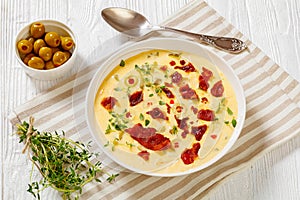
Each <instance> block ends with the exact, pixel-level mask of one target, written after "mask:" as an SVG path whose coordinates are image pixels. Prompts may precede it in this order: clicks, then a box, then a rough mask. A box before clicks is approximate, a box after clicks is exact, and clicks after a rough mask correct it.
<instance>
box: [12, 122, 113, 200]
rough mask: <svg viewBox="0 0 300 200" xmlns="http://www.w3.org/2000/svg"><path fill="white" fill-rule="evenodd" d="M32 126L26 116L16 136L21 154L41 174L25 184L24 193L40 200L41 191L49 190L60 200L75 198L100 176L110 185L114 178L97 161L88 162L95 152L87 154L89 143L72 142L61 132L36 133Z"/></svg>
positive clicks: (95, 155) (93, 157)
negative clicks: (55, 193)
mask: <svg viewBox="0 0 300 200" xmlns="http://www.w3.org/2000/svg"><path fill="white" fill-rule="evenodd" d="M33 123H34V119H33V118H32V117H30V118H29V122H26V121H24V122H23V123H22V124H18V125H17V135H18V136H19V139H20V141H19V142H20V143H21V142H25V147H24V149H23V151H22V152H23V153H25V152H26V151H27V153H28V157H29V159H30V160H31V162H32V163H33V165H34V166H35V167H36V168H37V169H38V170H39V172H40V173H41V175H42V178H41V180H40V181H31V183H29V184H28V189H27V191H28V192H29V193H31V194H32V195H33V196H34V197H35V198H37V199H41V196H40V195H41V194H40V193H41V191H43V190H44V189H45V188H48V187H52V188H53V189H55V190H57V191H58V192H60V193H61V195H62V198H63V199H71V198H72V197H73V196H75V199H78V198H79V196H80V194H81V192H82V189H83V187H84V185H86V184H87V183H89V182H91V181H95V182H99V183H100V182H101V180H100V179H99V177H100V176H102V177H103V176H104V175H105V176H107V178H106V180H107V181H108V182H112V181H113V180H115V178H116V177H117V176H118V174H109V173H107V172H105V171H104V170H103V169H102V166H101V162H100V161H97V162H92V161H91V160H93V159H95V158H96V157H97V156H98V153H93V152H91V151H90V147H91V145H90V143H88V144H84V143H82V142H79V141H73V140H71V139H69V138H66V137H65V133H64V132H62V134H58V133H57V132H55V133H50V132H40V131H38V130H37V129H35V128H34V127H33ZM107 145H109V143H107ZM32 170H34V168H32ZM32 173H33V171H31V175H32Z"/></svg>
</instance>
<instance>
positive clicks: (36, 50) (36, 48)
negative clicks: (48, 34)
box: [33, 39, 47, 54]
mask: <svg viewBox="0 0 300 200" xmlns="http://www.w3.org/2000/svg"><path fill="white" fill-rule="evenodd" d="M46 46H47V45H46V43H45V42H44V40H43V39H37V40H36V41H35V42H34V44H33V50H34V53H35V54H39V50H40V48H42V47H46Z"/></svg>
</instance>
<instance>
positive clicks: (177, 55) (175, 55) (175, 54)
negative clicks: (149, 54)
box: [169, 53, 181, 58]
mask: <svg viewBox="0 0 300 200" xmlns="http://www.w3.org/2000/svg"><path fill="white" fill-rule="evenodd" d="M180 55H181V53H169V56H171V57H177V58H178V57H180Z"/></svg>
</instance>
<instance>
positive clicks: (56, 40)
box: [45, 32, 60, 47]
mask: <svg viewBox="0 0 300 200" xmlns="http://www.w3.org/2000/svg"><path fill="white" fill-rule="evenodd" d="M45 41H46V43H47V44H48V45H49V46H50V47H58V46H59V45H60V37H59V35H58V34H57V33H56V32H49V33H46V35H45Z"/></svg>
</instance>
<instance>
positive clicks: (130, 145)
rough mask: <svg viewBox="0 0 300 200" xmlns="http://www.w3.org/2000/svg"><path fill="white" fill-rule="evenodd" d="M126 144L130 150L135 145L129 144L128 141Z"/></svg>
mask: <svg viewBox="0 0 300 200" xmlns="http://www.w3.org/2000/svg"><path fill="white" fill-rule="evenodd" d="M126 144H127V145H128V146H129V147H130V148H132V147H134V144H132V143H129V142H127V141H126Z"/></svg>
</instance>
